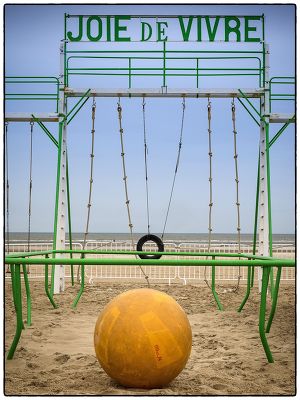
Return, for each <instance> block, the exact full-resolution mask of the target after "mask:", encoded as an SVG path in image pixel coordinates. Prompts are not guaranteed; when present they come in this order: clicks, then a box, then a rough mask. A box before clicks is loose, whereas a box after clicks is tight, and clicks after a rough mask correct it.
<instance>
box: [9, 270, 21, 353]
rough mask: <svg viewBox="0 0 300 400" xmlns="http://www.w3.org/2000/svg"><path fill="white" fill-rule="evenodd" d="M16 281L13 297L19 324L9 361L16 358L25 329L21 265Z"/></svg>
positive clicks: (16, 271) (17, 271) (16, 272)
mask: <svg viewBox="0 0 300 400" xmlns="http://www.w3.org/2000/svg"><path fill="white" fill-rule="evenodd" d="M12 279H13V275H12ZM14 281H15V282H12V285H13V286H14V287H15V290H13V296H14V303H15V306H16V317H17V324H16V331H15V336H14V339H13V342H12V344H11V346H10V349H9V352H8V355H7V359H8V360H11V359H12V358H13V356H14V353H15V351H16V348H17V345H18V343H19V340H20V337H21V333H22V329H23V317H22V293H21V274H20V264H16V265H15V271H14Z"/></svg>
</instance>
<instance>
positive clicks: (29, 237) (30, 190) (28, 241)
mask: <svg viewBox="0 0 300 400" xmlns="http://www.w3.org/2000/svg"><path fill="white" fill-rule="evenodd" d="M33 126H34V122H30V151H29V200H28V231H27V251H28V252H29V251H30V239H31V203H32V144H33Z"/></svg>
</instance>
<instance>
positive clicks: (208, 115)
mask: <svg viewBox="0 0 300 400" xmlns="http://www.w3.org/2000/svg"><path fill="white" fill-rule="evenodd" d="M235 111H236V110H235V103H234V98H233V99H232V102H231V118H232V129H233V143H234V156H233V158H234V162H235V182H236V207H237V232H238V252H239V253H240V252H241V233H240V232H241V228H240V202H239V175H238V162H237V159H238V154H237V141H236V136H237V130H236V113H235ZM207 117H208V129H207V131H208V156H209V178H208V181H209V214H208V252H210V250H211V237H212V206H213V196H212V193H213V192H212V180H213V178H212V156H213V154H212V143H211V136H212V135H211V134H212V130H211V102H210V99H209V98H208V105H207ZM206 259H208V257H207V258H206ZM206 272H207V267H206V266H205V268H204V282H205V283H206V285H207V286H208V287H209V288H210V289H211V286H210V285H209V283H208V280H207V276H206ZM240 279H241V267H240V266H239V270H238V277H237V284H236V286H235V287H234V288H232V289H231V290H230V291H231V292H237V291H238V289H239V285H240Z"/></svg>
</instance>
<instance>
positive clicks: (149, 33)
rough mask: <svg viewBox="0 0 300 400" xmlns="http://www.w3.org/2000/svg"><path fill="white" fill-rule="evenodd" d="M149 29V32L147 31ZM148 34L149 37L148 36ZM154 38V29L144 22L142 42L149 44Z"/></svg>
mask: <svg viewBox="0 0 300 400" xmlns="http://www.w3.org/2000/svg"><path fill="white" fill-rule="evenodd" d="M146 28H147V31H146ZM146 33H147V35H146ZM151 36H152V27H151V25H150V24H148V22H142V37H141V42H147V40H149V39H150V38H151Z"/></svg>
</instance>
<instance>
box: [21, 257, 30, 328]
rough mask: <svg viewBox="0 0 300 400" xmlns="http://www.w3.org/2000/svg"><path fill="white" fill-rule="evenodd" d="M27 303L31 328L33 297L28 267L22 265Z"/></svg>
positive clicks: (28, 321)
mask: <svg viewBox="0 0 300 400" xmlns="http://www.w3.org/2000/svg"><path fill="white" fill-rule="evenodd" d="M22 269H23V276H24V282H25V289H26V301H27V326H31V295H30V287H29V280H28V275H27V268H26V265H25V264H23V265H22Z"/></svg>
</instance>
